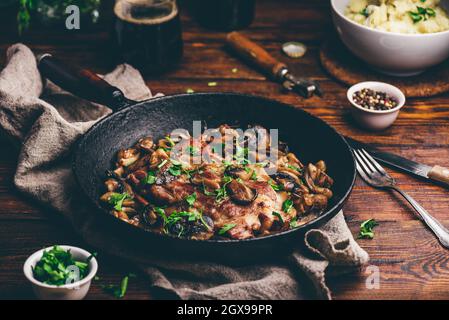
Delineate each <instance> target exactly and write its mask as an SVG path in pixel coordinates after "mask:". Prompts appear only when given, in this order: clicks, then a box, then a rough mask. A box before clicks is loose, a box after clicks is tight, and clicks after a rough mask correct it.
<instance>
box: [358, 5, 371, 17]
mask: <svg viewBox="0 0 449 320" xmlns="http://www.w3.org/2000/svg"><path fill="white" fill-rule="evenodd" d="M360 14H361V15H362V16H365V17H367V18H368V17H369V16H370V13H369V11H368V7H366V8H365V9H363V10H362V11H360Z"/></svg>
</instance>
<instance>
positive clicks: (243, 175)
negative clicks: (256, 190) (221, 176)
mask: <svg viewBox="0 0 449 320" xmlns="http://www.w3.org/2000/svg"><path fill="white" fill-rule="evenodd" d="M252 173H253V170H252V169H249V168H248V169H246V170H245V168H244V167H243V166H228V167H227V168H226V170H225V175H228V176H231V177H233V178H236V179H237V178H240V179H242V180H249V179H250V178H251V175H252Z"/></svg>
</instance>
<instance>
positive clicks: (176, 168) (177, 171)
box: [168, 165, 182, 177]
mask: <svg viewBox="0 0 449 320" xmlns="http://www.w3.org/2000/svg"><path fill="white" fill-rule="evenodd" d="M168 172H170V174H171V175H172V176H175V177H177V176H180V175H181V174H182V166H180V165H173V166H171V167H170V168H169V169H168Z"/></svg>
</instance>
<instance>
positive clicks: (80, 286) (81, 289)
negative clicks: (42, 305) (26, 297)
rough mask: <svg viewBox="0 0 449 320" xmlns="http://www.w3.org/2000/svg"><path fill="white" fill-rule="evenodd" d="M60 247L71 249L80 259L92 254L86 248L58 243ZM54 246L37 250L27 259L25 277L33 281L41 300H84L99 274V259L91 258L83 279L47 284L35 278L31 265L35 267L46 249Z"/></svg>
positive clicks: (24, 268) (34, 288)
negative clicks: (59, 284)
mask: <svg viewBox="0 0 449 320" xmlns="http://www.w3.org/2000/svg"><path fill="white" fill-rule="evenodd" d="M58 247H60V248H62V249H64V250H70V252H71V253H72V256H73V258H74V259H75V260H79V261H86V260H87V258H88V257H89V256H90V255H91V254H90V253H89V252H87V251H86V250H83V249H80V248H77V247H72V246H64V245H61V246H60V245H58ZM52 248H53V246H51V247H48V248H45V249H42V250H39V251H36V252H35V253H33V254H32V255H31V256H30V257H29V258H28V259H27V260H26V261H25V264H24V265H23V273H24V274H25V277H26V278H27V279H28V280H29V281H30V282H31V285H32V287H33V291H34V293H35V295H36V296H37V298H39V299H41V300H82V299H83V298H84V297H85V296H86V295H87V292H88V291H89V288H90V284H91V281H92V279H93V277H94V276H95V275H96V274H97V270H98V263H97V260H96V259H95V258H94V257H93V258H91V259H90V262H89V273H88V274H87V276H86V277H85V278H84V279H82V280H81V281H78V282H75V283H71V284H66V285H62V286H55V285H49V284H45V283H42V282H40V281H38V280H36V279H35V278H34V276H33V270H32V269H31V267H34V266H35V265H36V263H37V262H38V261H39V260H40V259H41V258H42V254H43V253H44V250H45V251H48V250H51V249H52Z"/></svg>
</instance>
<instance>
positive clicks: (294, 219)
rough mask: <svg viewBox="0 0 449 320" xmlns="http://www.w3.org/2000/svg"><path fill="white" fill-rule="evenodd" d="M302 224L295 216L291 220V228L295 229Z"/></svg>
mask: <svg viewBox="0 0 449 320" xmlns="http://www.w3.org/2000/svg"><path fill="white" fill-rule="evenodd" d="M299 226H300V224H299V222H298V218H297V217H294V218H293V219H292V220H291V221H290V229H294V228H298V227H299Z"/></svg>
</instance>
